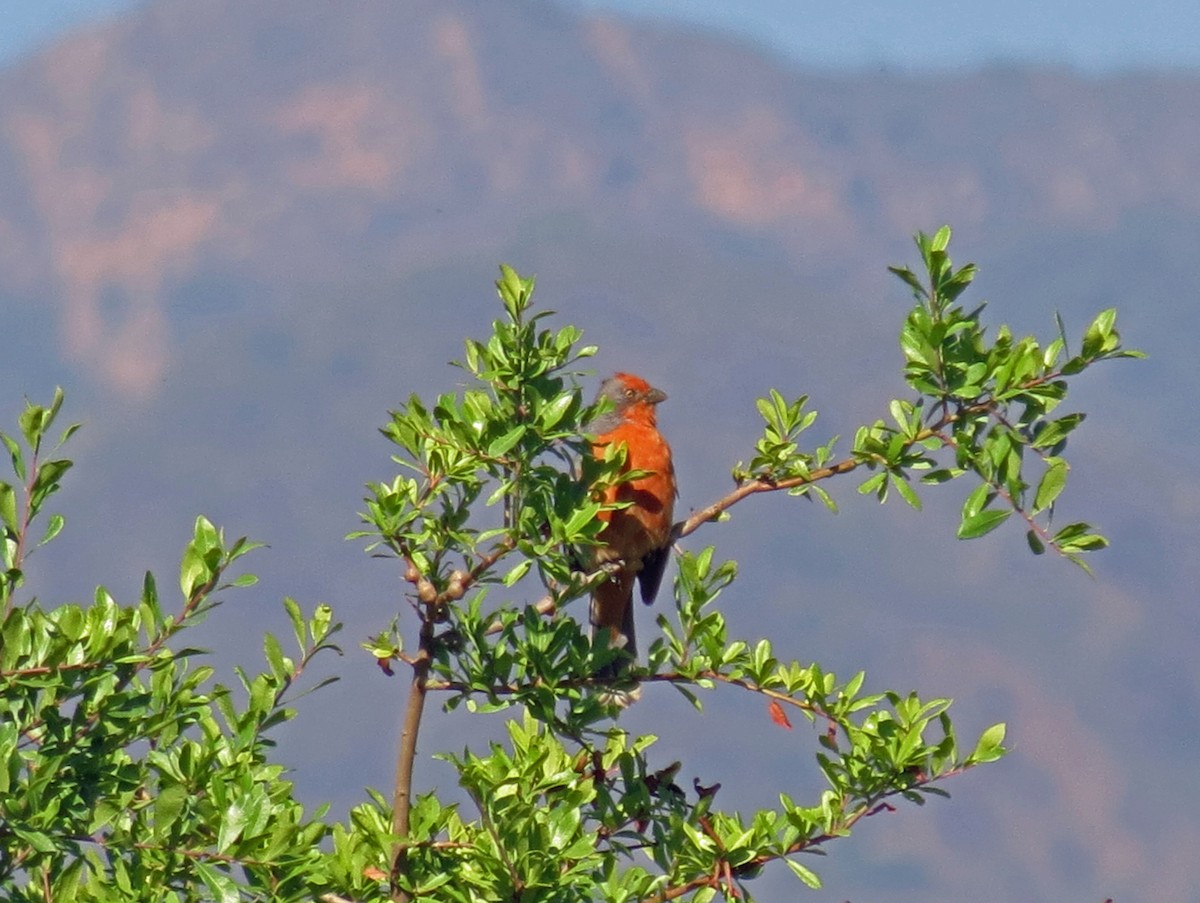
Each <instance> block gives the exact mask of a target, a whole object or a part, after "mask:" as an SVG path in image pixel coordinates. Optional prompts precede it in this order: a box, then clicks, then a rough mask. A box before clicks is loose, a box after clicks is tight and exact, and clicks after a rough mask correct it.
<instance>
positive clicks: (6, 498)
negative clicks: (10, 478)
mask: <svg viewBox="0 0 1200 903" xmlns="http://www.w3.org/2000/svg"><path fill="white" fill-rule="evenodd" d="M0 521H3V522H4V526H5V527H7V528H8V529H9V531H10V532H11V533H12V534H13V535H14V536H17V535H19V534H20V532H21V531H20V528H19V527H18V526H17V493H16V490H14V489H13V488H12V486H10V485H9V484H8V483H5V482H3V481H0Z"/></svg>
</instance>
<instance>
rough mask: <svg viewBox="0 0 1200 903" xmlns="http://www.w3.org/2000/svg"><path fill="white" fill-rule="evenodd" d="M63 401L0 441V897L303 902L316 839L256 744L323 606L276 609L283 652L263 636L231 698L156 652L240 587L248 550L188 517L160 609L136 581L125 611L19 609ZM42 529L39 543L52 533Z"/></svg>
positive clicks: (175, 653) (326, 619)
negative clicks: (0, 475) (0, 556)
mask: <svg viewBox="0 0 1200 903" xmlns="http://www.w3.org/2000/svg"><path fill="white" fill-rule="evenodd" d="M62 401H63V396H62V393H61V391H60V392H56V393H55V397H54V401H53V403H52V404H51V405H50V406H49V407H41V406H38V405H33V404H28V405H27V406H26V408H25V412H24V413H23V414H22V415H21V418H20V427H21V434H22V438H24V440H25V446H24V447H22V445H21V442H20V440H19V439H17V438H14V437H12V436H8V435H5V434H0V439H2V440H3V442H4V444H5V445H6V446H7V448H8V450H9V453H10V455H11V458H12V465H13V470H14V473H15V474H16V476H17V478H18V480H19V481H21V483H23V485H22V486H21V487H20V489H14V488H13V487H11V486H10V485H9V484H7V483H3V484H0V498H3V499H5V503H4V504H5V509H4V511H5V513H4V525H5V552H4V555H5V565H6V571H5V575H4V584H3V597H4V599H5V605H6V611H5V616H4V620H3V623H2V625H0V763H2V764H3V767H2V768H0V899H3V900H13V901H16V900H30V901H33V900H37V901H43V903H44V901H49V900H53V901H64V903H66V901H89V900H98V901H99V900H104V901H109V900H137V901H157V900H164V901H166V900H180V899H185V898H186V899H196V898H197V895H200V896H201V897H203V898H205V899H213V900H221V901H231V900H238V899H266V898H269V899H304V898H305V897H306V895H307V894H308V893H309V891H310V889H311V888H312V887H313V886H314V883H315V882H317V881H319V880H320V876H321V874H322V873H323V871H324V868H325V866H324V863H323V859H322V856H321V854H320V852H319V850H318V849H317V847H316V846H315V844H316V842H317V841H318V840H319V839H320V838H321V837H323V836H324V835H325V834H326V833H327V831H328V828H327V826H326V825H325V824H324V822H323V821H322V815H323V812H316V813H311V814H309V813H305V812H304V810H303V808H302V807H301V806H300V804H299V803H297V802H296V801H295V799H294V798H293V796H292V786H291V784H290V783H289V782H288V781H286V780H284V779H283V778H282V775H283V771H284V769H283V768H282V767H281V766H279V765H276V764H272V763H271V762H269V761H268V757H267V753H268V752H269V749H270V747H271V745H272V744H271V741H270V740H269V739H268V738H267V736H266V732H267V731H268V730H269V729H270V728H272V727H274V726H275V725H277V724H279V723H280V722H282V721H285V720H287V719H288V718H290V717H292V712H291V710H290V709H289V708H287V706H286V703H285V702H284V698H285V695H286V693H287V692H288V690H289V689H291V687H292V686H293V684H294V683H295V681H296V679H297V678H298V677H299V676H300V674H301V673H302V672H303V670H304V668H305V666H306V665H307V664H308V662H309V661H310V660H311V659H312V657H313V656H314V655H316V654H317V653H319V652H321V651H322V650H325V649H331V648H334V647H332V645H331V643H330V638H331V637H332V635H333V634H334V633H336V631H337V629H338V626H337V625H336V624H334V623H333V622H332V620H331V614H332V613H331V611H330V610H329V608H328V607H327V606H321V607H319V608H318V609H317V611H316V612H315V613H314V615H313V616H312V617H310V618H307V619H306V618H305V617H304V615H303V614H302V613H301V610H300V607H299V606H298V605H297V604H296V603H295V602H294V601H292V600H290V599H289V600H287V601H286V608H287V612H288V615H289V617H290V619H291V622H292V626H293V628H294V631H295V637H296V643H297V646H298V655H297V656H296V657H295V658H292V657H289V656H287V655H285V654H284V653H283V651H282V648H281V646H280V644H279V642H278V641H277V640H276V639H275V638H274V637H272V636H270V635H268V636H267V637H266V638H265V641H264V651H265V653H266V659H267V665H268V667H267V670H266V671H264V672H262V673H260V674H255V675H250V674H248V673H245V672H243V671H240V670H239V671H238V675H237V676H238V679H239V683H240V688H239V690H240V692H238V693H235V692H233V691H231V690H230V689H228V688H226V687H224V686H222V685H220V684H213V685H211V686H210V685H209V678H210V677H211V675H212V669H211V668H210V667H207V666H204V665H196V664H194V663H193V662H192V661H191V658H192V657H194V656H195V655H197V654H199V653H198V651H197V650H192V649H187V648H180V649H178V650H176V649H173V648H172V645H171V644H172V641H174V640H176V639H177V638H178V637H179V635H180V634H181V633H182V631H184V630H185V629H187V628H188V627H190V626H191V625H193V624H195V623H197V622H198V621H200V620H201V619H202V618H204V617H205V616H206V615H207V614H208V613H209V612H210V611H212V609H213V608H214V607H215V606H216V605H217V604H218V600H217V594H218V593H220V592H222V591H223V590H225V589H227V588H229V587H234V586H249V585H251V584H252V583H253V582H254V578H253V577H252V576H251V575H248V574H242V575H240V576H237V577H233V578H232V579H229V578H228V572H229V570H230V568H231V567H232V566H233V565H234V564H235V562H237V561H238V559H240V558H241V557H242V556H243V555H245V554H246V553H247V552H250V551H251V550H253V549H254V548H255V546H256V544H255V543H251V542H248V541H247V540H245V539H239V540H237V541H235V542H233V543H226V542H225V539H224V537H223V535H222V533H221V531H219V530H217V529H216V528H215V527H213V525H212V524H211V523H209V522H208V521H207V520H206V519H204V518H203V517H201V518H198V519H197V520H196V526H195V532H194V536H193V538H192V540H191V542H189V543H188V545H187V548H186V549H185V551H184V554H183V562H182V566H181V569H180V589H181V591H182V604H181V606H180V607H179V609H178V610H177V611H175V612H174V613H168V611H167V609H166V608H165V607H164V605H163V603H162V601H161V600H160V596H159V590H158V585H157V582H156V581H155V579H154V577H153V576H152V575H151V574H149V573H147V574H146V577H145V581H144V584H143V588H142V596H141V599H140V600H138V601H137V602H136V603H133V604H128V605H120V604H118V603H117V602H116V600H114V599H113V598H112V596H111V595H110V594H109V593H108V592H107V591H106V590H105V589H104V588H103V587H100V588H98V589H97V590H96V594H95V598H94V599H93V601H92V604H91V605H89V606H86V607H84V606H80V605H74V604H69V605H62V606H59V607H57V608H54V609H50V610H47V609H44V608H43V607H42V606H41V605H39V604H38V603H37V602H36V601H35V600H31V601H29V602H27V603H25V604H22V605H17V604H16V593H17V591H18V590H19V589H20V588H21V586H22V582H23V579H24V574H23V572H22V564H23V560H24V554H23V553H24V552H25V550H26V549H28V548H29V546H28V540H29V537H30V536H32V535H33V534H32V533H31V532H30V531H31V529H32V526H33V523H34V520H35V518H36V517H37V515H38V514H39V513H40V512H41V510H42V507H43V503H44V502H45V500H46V499H47V498H48V497H49V496H51V495H52V494H53V493H54V492H56V491H57V490H58V488H59V486H60V479H61V477H62V475H63V474H65V473H66V472H67V470H68V469H69V468H70V466H71V462H70V461H67V460H65V459H54V460H49V461H45V462H41V463H39V455H40V452H41V449H42V446H43V443H44V440H45V437H46V435H47V432H48V431H49V429H50V428H51V426H52V424H53V422H54V420H55V417H56V415H57V414H58V412H59V409H60V407H61V405H62ZM75 429H76V427H75V425H72V426H70V427H68V428H67V430H66V431H65V433H64V435H63V441H65V440H66V439H67V438H68V437H69V436H70V434H71V433H73V432H74V430H75ZM60 445H61V442H60ZM14 511H15V512H18V513H17V514H15V515H14V514H13V512H14ZM48 524H49V526H48V529H47V530H46V531H45V534H44V537H43V539H42V541H41V542H40V543H39V545H42V544H45V543H46V542H48V541H50V540H51V539H53V538H54V536H55V535H57V534H58V532H59V531H60V530H61V529H62V526H63V519H62V517H61V516H59V515H52V516H50V517H49V518H48ZM226 581H228V582H226ZM238 697H244V702H243V703H241V704H239V703H238V702H237V701H236V700H237V698H238Z"/></svg>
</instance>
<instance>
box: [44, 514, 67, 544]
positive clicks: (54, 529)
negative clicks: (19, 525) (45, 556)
mask: <svg viewBox="0 0 1200 903" xmlns="http://www.w3.org/2000/svg"><path fill="white" fill-rule="evenodd" d="M65 524H66V519H65V518H64V517H63V516H62V515H61V514H51V515H50V517H49V519H48V520H47V522H46V532H45V533H44V534H43V535H42V541H41V542H40V543H38V545H43V546H44V545H45V544H46V543H48V542H49V541H50V540H52V539H54V537H56V536H57V535H58V534H59V533H61V532H62V528H63V526H64V525H65Z"/></svg>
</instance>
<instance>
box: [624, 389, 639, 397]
mask: <svg viewBox="0 0 1200 903" xmlns="http://www.w3.org/2000/svg"><path fill="white" fill-rule="evenodd" d="M636 394H637V393H636V392H634V391H633V389H626V390H625V397H626V398H633V396H634V395H636Z"/></svg>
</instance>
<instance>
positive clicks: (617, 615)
mask: <svg viewBox="0 0 1200 903" xmlns="http://www.w3.org/2000/svg"><path fill="white" fill-rule="evenodd" d="M633 581H634V575H633V574H631V573H629V572H627V571H624V570H621V571H618V572H617V573H616V574H614V575H612V577H610V578H609V579H608V580H606V581H604V583H601V584H600V585H599V586H598V587H596V589H595V591H594V592H593V593H592V613H591V621H592V638H593V640H595V639H596V638H597V637H604V635H605V633H607V634H608V645H609V646H610V647H612V648H617V649H620V650H621V652H622V653H623V655H622V656H621V657H620V658H618V659H616V660H614V661H612V662H610V663H609V664H607V665H605V666H604V667H603V668H600V669H599V670H598V671H597V672H596V676H597V677H598V678H601V679H603V680H611V679H613V678H615V677H617V676H618V675H619V674H620V672H621V670H622V668H623V667H624V666H625V664H626V663H627V662H629V661H633V660H634V659H636V658H637V635H636V633H635V632H634V619H633Z"/></svg>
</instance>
